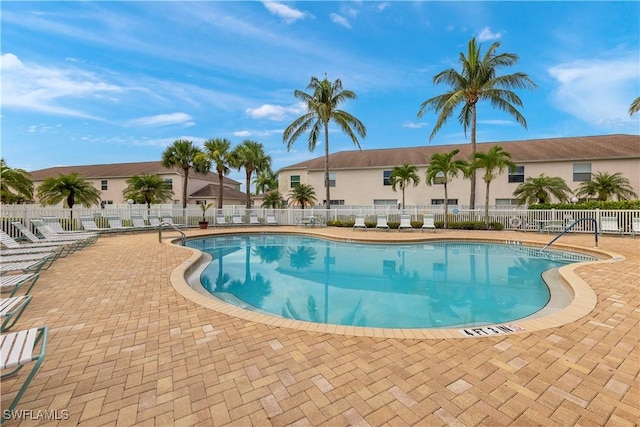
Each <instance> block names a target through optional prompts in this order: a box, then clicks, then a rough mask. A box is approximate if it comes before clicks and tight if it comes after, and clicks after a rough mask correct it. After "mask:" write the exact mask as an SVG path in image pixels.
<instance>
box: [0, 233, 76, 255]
mask: <svg viewBox="0 0 640 427" xmlns="http://www.w3.org/2000/svg"><path fill="white" fill-rule="evenodd" d="M0 243H2V245H4V246H6V247H7V248H8V249H33V250H34V252H37V251H40V250H43V251H44V250H53V248H56V247H59V246H64V245H62V244H60V243H56V242H38V243H34V242H31V243H19V242H18V241H17V240H16V239H14V238H13V237H11V236H9V235H8V234H7V233H5V232H4V231H2V230H0Z"/></svg>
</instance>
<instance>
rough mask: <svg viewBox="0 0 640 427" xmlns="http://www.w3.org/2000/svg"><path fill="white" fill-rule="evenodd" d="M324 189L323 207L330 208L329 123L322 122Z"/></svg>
mask: <svg viewBox="0 0 640 427" xmlns="http://www.w3.org/2000/svg"><path fill="white" fill-rule="evenodd" d="M324 187H325V197H326V202H325V207H326V208H327V209H329V208H331V192H330V191H329V122H324Z"/></svg>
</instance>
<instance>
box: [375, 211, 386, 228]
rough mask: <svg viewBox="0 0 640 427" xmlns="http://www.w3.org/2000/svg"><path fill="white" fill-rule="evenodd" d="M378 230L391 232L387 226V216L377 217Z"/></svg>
mask: <svg viewBox="0 0 640 427" xmlns="http://www.w3.org/2000/svg"><path fill="white" fill-rule="evenodd" d="M376 230H389V224H387V216H386V215H378V216H377V222H376Z"/></svg>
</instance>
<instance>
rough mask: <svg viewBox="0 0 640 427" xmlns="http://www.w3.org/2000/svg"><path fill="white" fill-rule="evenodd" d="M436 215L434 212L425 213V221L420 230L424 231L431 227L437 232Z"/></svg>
mask: <svg viewBox="0 0 640 427" xmlns="http://www.w3.org/2000/svg"><path fill="white" fill-rule="evenodd" d="M434 221H435V220H434V216H433V214H424V215H423V222H422V227H420V232H423V231H424V229H425V228H426V229H431V230H433V232H434V233H435V232H436V224H435V222H434Z"/></svg>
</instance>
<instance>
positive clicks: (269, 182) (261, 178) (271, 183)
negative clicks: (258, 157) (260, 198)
mask: <svg viewBox="0 0 640 427" xmlns="http://www.w3.org/2000/svg"><path fill="white" fill-rule="evenodd" d="M253 183H254V184H255V186H256V194H261V193H267V192H269V191H272V190H277V189H278V174H277V173H275V172H274V171H272V170H271V169H269V170H265V171H262V172H260V173H259V174H258V175H257V176H256V178H255V179H254V180H253Z"/></svg>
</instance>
